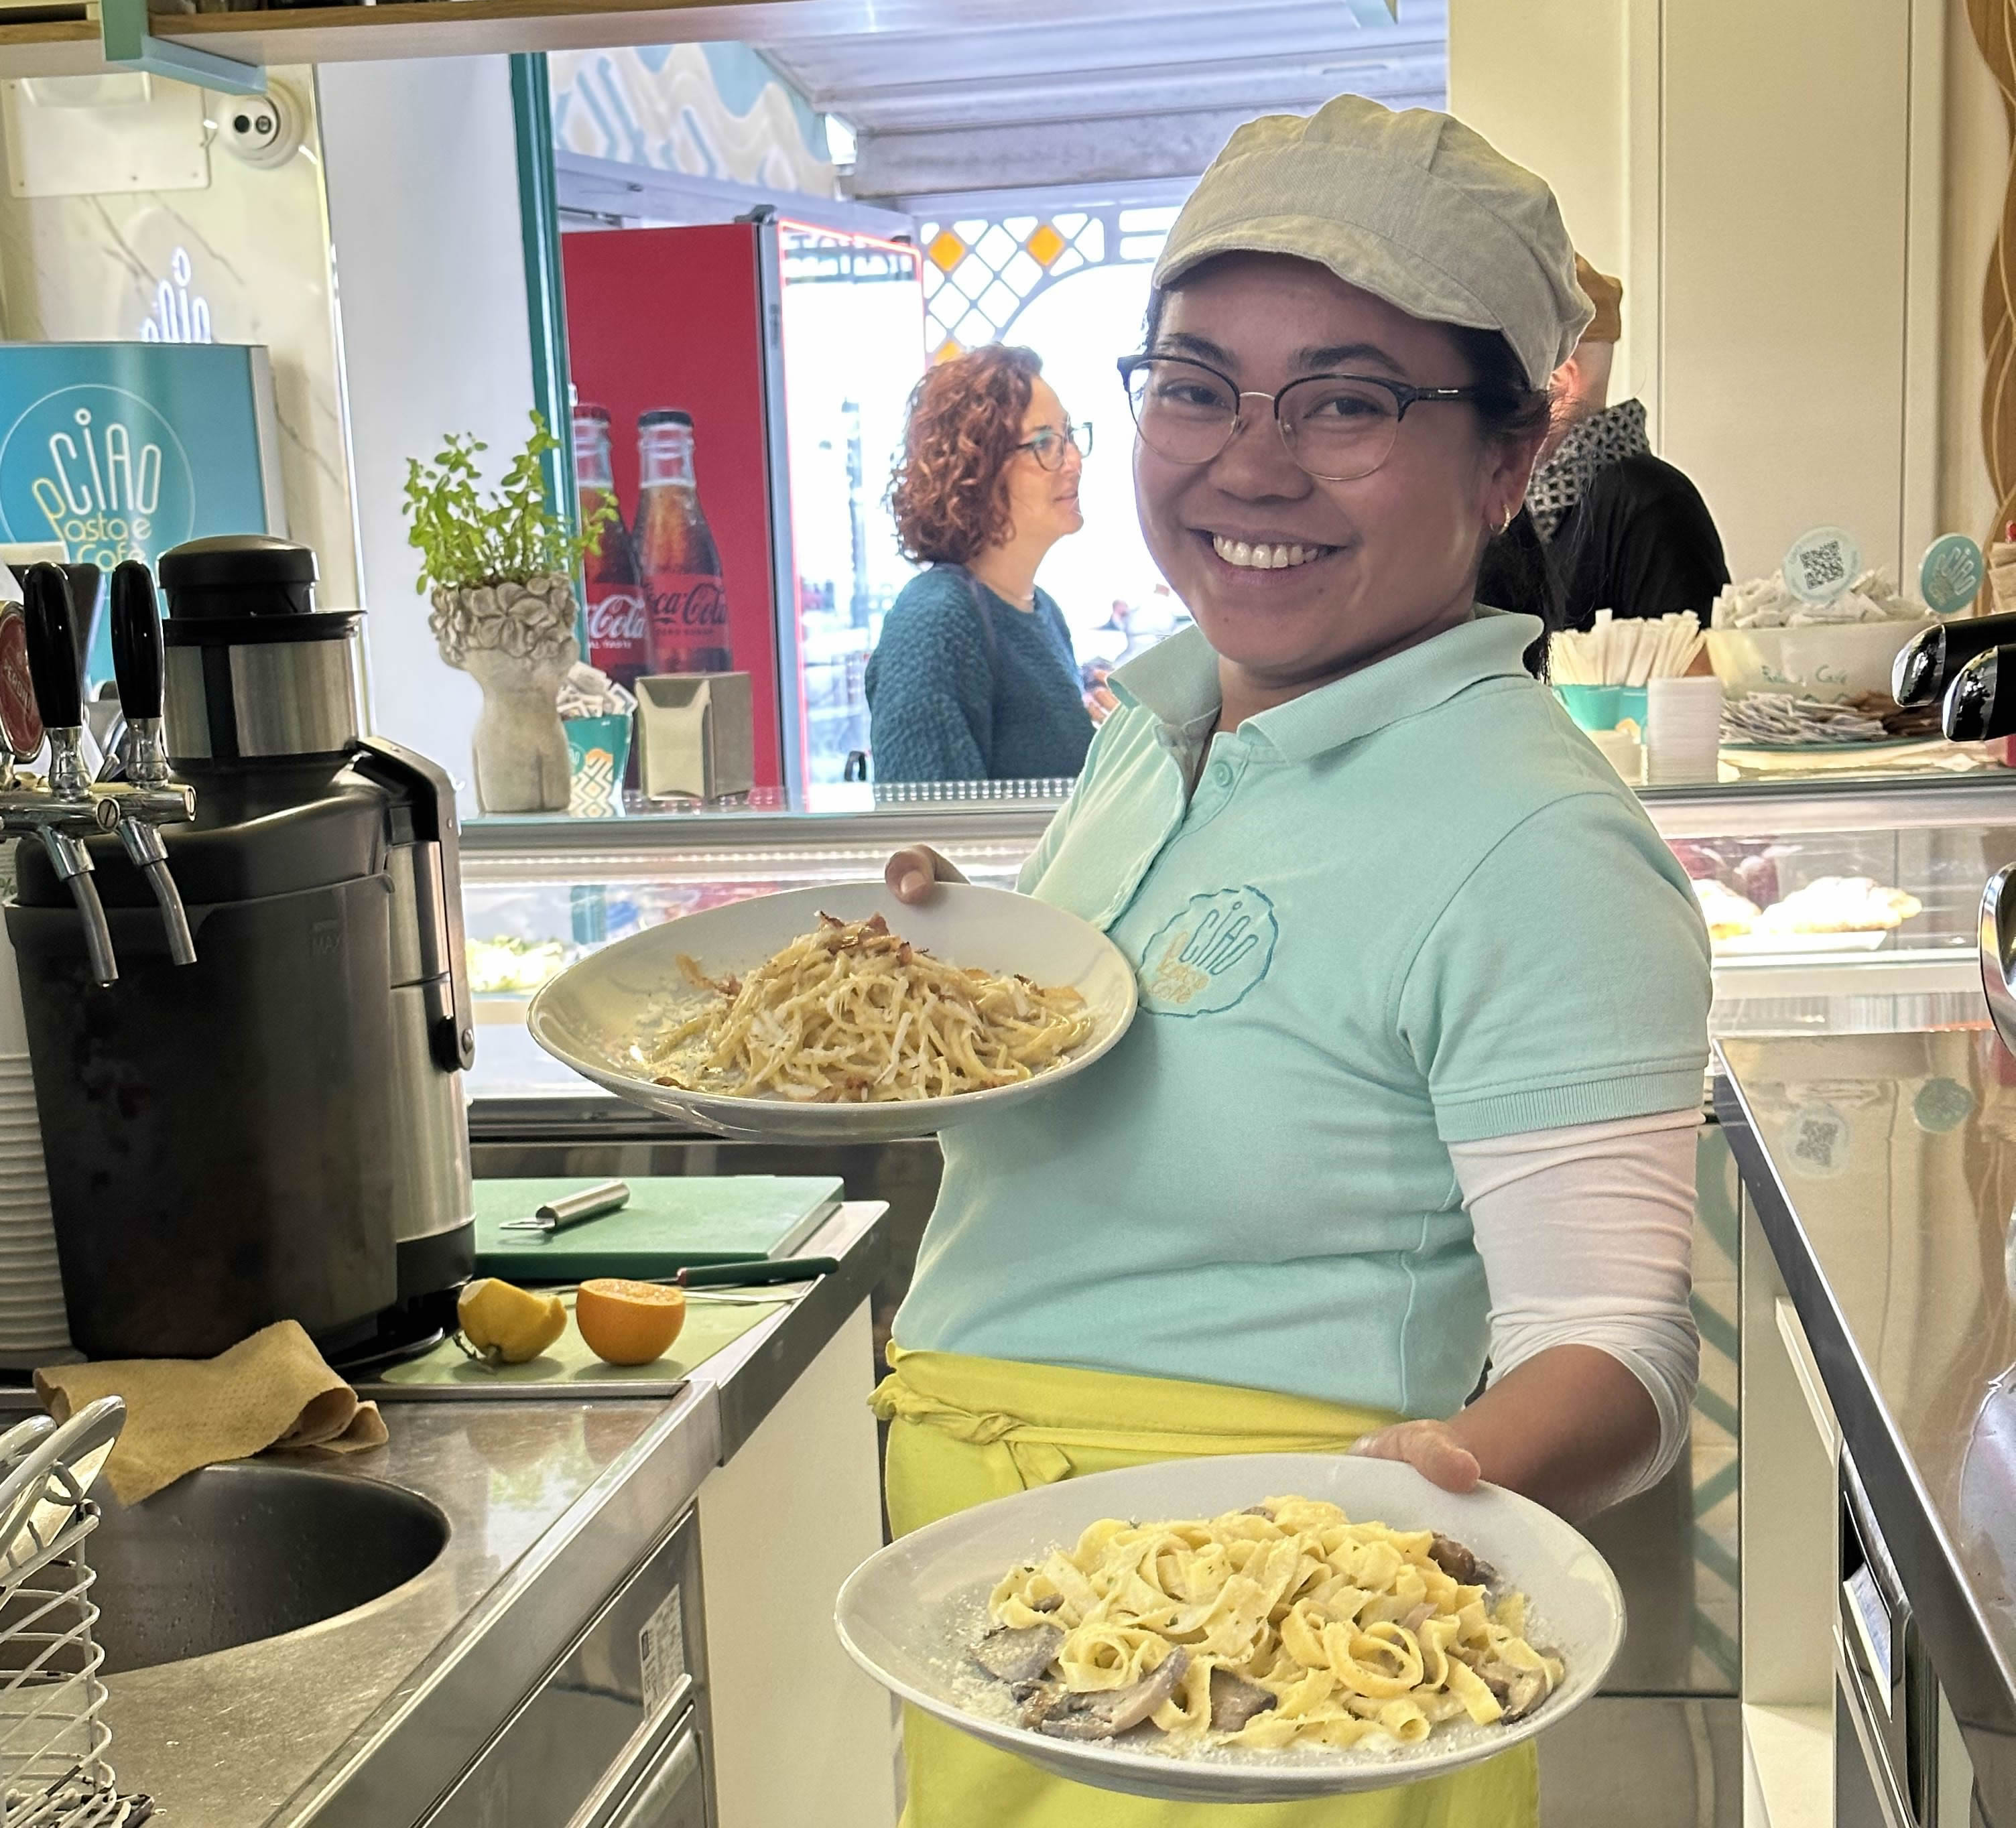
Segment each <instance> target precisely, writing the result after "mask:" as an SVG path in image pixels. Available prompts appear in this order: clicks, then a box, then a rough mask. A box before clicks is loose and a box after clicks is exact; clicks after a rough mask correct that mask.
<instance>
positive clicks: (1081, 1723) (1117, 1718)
mask: <svg viewBox="0 0 2016 1828" xmlns="http://www.w3.org/2000/svg"><path fill="white" fill-rule="evenodd" d="M1188 1668H1190V1652H1189V1651H1187V1650H1172V1651H1171V1652H1170V1653H1169V1654H1168V1657H1166V1658H1165V1660H1164V1661H1163V1663H1162V1666H1161V1668H1159V1669H1157V1671H1155V1672H1154V1675H1147V1676H1143V1678H1142V1679H1141V1680H1140V1681H1139V1682H1135V1683H1133V1684H1132V1685H1131V1686H1129V1687H1126V1688H1124V1689H1107V1690H1105V1691H1104V1692H1103V1693H1100V1694H1093V1695H1075V1694H1067V1695H1065V1696H1063V1697H1060V1699H1059V1700H1058V1701H1057V1704H1056V1705H1055V1706H1054V1707H1051V1708H1050V1709H1049V1711H1047V1712H1046V1714H1045V1715H1043V1716H1042V1719H1041V1720H1039V1722H1037V1725H1036V1730H1037V1731H1038V1732H1039V1733H1048V1734H1049V1736H1051V1737H1052V1738H1053V1739H1117V1738H1118V1737H1119V1736H1120V1735H1121V1733H1130V1732H1132V1730H1133V1729H1135V1728H1136V1727H1137V1726H1139V1725H1140V1724H1141V1722H1143V1721H1144V1720H1146V1719H1147V1718H1148V1716H1149V1715H1150V1714H1152V1713H1154V1711H1155V1710H1156V1709H1157V1707H1161V1704H1163V1703H1164V1702H1165V1701H1166V1700H1168V1698H1169V1697H1171V1696H1172V1695H1173V1694H1174V1693H1175V1692H1176V1685H1177V1683H1179V1682H1181V1681H1182V1680H1183V1671H1185V1670H1186V1669H1188Z"/></svg>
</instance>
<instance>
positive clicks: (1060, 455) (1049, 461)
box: [1015, 419, 1092, 470]
mask: <svg viewBox="0 0 2016 1828" xmlns="http://www.w3.org/2000/svg"><path fill="white" fill-rule="evenodd" d="M1067 445H1068V446H1069V447H1070V448H1071V449H1072V450H1074V451H1075V452H1077V453H1078V455H1079V456H1081V457H1089V456H1090V455H1092V423H1091V421H1090V420H1089V419H1088V420H1085V421H1084V422H1083V423H1080V424H1078V425H1067V426H1065V427H1064V430H1062V431H1059V430H1057V427H1056V426H1053V425H1046V426H1044V427H1043V429H1042V430H1041V431H1039V432H1038V433H1037V434H1036V435H1035V437H1031V438H1025V439H1024V440H1023V441H1022V442H1021V444H1017V446H1016V447H1015V448H1016V449H1017V450H1018V451H1027V452H1028V453H1029V455H1031V456H1032V457H1034V458H1035V460H1036V461H1037V462H1039V463H1040V464H1042V466H1043V467H1044V468H1045V469H1046V470H1061V469H1063V468H1064V449H1065V447H1066V446H1067Z"/></svg>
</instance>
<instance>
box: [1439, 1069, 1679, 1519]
mask: <svg viewBox="0 0 2016 1828" xmlns="http://www.w3.org/2000/svg"><path fill="white" fill-rule="evenodd" d="M1700 1125H1701V1112H1700V1110H1699V1109H1698V1108H1694V1109H1690V1110H1674V1111H1663V1112H1661V1113H1659V1114H1658V1115H1656V1116H1653V1117H1629V1118H1625V1119H1623V1120H1622V1121H1618V1122H1615V1123H1604V1124H1578V1125H1571V1126H1570V1127H1568V1128H1564V1129H1555V1130H1535V1131H1531V1132H1528V1133H1526V1134H1525V1135H1517V1136H1505V1137H1500V1138H1498V1139H1495V1140H1493V1141H1491V1142H1458V1143H1453V1144H1451V1145H1450V1146H1449V1156H1450V1158H1451V1160H1453V1162H1454V1163H1455V1164H1456V1183H1457V1185H1458V1186H1460V1188H1461V1189H1462V1190H1463V1202H1464V1204H1466V1205H1467V1207H1469V1210H1470V1216H1471V1224H1472V1225H1474V1227H1475V1229H1476V1233H1477V1249H1478V1255H1479V1256H1481V1258H1483V1259H1484V1273H1485V1279H1486V1282H1487V1283H1488V1284H1489V1288H1490V1292H1491V1376H1492V1382H1493V1383H1496V1381H1497V1380H1499V1378H1501V1377H1503V1376H1504V1375H1505V1374H1506V1373H1507V1372H1508V1371H1510V1370H1512V1369H1514V1368H1515V1367H1516V1366H1520V1365H1523V1364H1525V1362H1527V1361H1528V1359H1529V1358H1535V1357H1536V1356H1538V1355H1539V1354H1540V1353H1542V1352H1543V1351H1546V1350H1548V1348H1550V1347H1553V1346H1560V1345H1571V1344H1572V1345H1585V1346H1594V1347H1596V1348H1597V1349H1598V1350H1599V1351H1604V1352H1607V1353H1608V1354H1609V1355H1611V1357H1612V1358H1615V1359H1616V1360H1617V1361H1618V1363H1620V1364H1622V1366H1625V1369H1628V1370H1629V1372H1630V1373H1632V1374H1633V1376H1635V1377H1636V1378H1637V1380H1639V1382H1640V1383H1641V1384H1643V1385H1644V1387H1645V1389H1646V1391H1647V1394H1649V1395H1650V1396H1651V1399H1652V1405H1653V1407H1654V1409H1656V1410H1657V1411H1658V1416H1659V1441H1658V1447H1657V1448H1656V1449H1655V1450H1654V1452H1653V1453H1652V1454H1651V1455H1650V1456H1648V1457H1647V1459H1644V1460H1643V1462H1641V1463H1640V1464H1639V1465H1638V1466H1636V1467H1633V1468H1629V1469H1627V1470H1625V1473H1624V1474H1622V1476H1621V1477H1620V1480H1619V1483H1618V1486H1617V1487H1616V1488H1615V1490H1614V1491H1613V1492H1610V1493H1608V1494H1607V1495H1606V1496H1605V1502H1607V1503H1615V1502H1617V1501H1618V1500H1619V1499H1624V1498H1628V1497H1629V1496H1631V1495H1633V1493H1635V1492H1642V1491H1644V1490H1645V1489H1646V1488H1648V1487H1650V1486H1651V1485H1653V1484H1656V1483H1657V1482H1658V1481H1659V1480H1660V1479H1661V1477H1664V1475H1665V1472H1666V1470H1667V1469H1668V1468H1669V1467H1670V1466H1672V1463H1673V1462H1674V1461H1675V1460H1676V1459H1677V1458H1678V1457H1679V1452H1680V1448H1681V1447H1682V1445H1683V1443H1684V1442H1685V1441H1686V1439H1687V1412H1688V1409H1689V1408H1690V1405H1692V1403H1693V1402H1694V1384H1695V1382H1696V1380H1697V1378H1698V1377H1699V1376H1700V1371H1701V1337H1700V1334H1699V1333H1698V1332H1697V1330H1696V1329H1695V1326H1694V1314H1693V1311H1692V1309H1691V1308H1690V1306H1689V1304H1688V1296H1689V1294H1690V1292H1691V1290H1692V1287H1693V1280H1694V1276H1693V1258H1694V1135H1695V1132H1696V1131H1697V1129H1698V1128H1700Z"/></svg>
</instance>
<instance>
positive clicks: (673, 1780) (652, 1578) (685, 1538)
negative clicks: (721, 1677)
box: [422, 1510, 714, 1828]
mask: <svg viewBox="0 0 2016 1828" xmlns="http://www.w3.org/2000/svg"><path fill="white" fill-rule="evenodd" d="M705 1644H706V1634H705V1632H704V1630H703V1629H702V1621H701V1615H700V1531H699V1528H698V1524H697V1520H696V1519H695V1517H694V1515H693V1512H692V1511H691V1510H688V1511H687V1513H686V1515H685V1516H684V1517H682V1519H681V1520H680V1521H679V1523H678V1524H675V1526H674V1528H673V1529H672V1531H671V1535H668V1537H667V1538H665V1540H664V1542H662V1543H661V1544H660V1545H659V1546H658V1547H657V1549H655V1550H653V1553H651V1554H650V1556H647V1557H646V1559H645V1560H644V1563H643V1565H642V1566H641V1567H639V1568H638V1570H637V1571H636V1572H635V1574H632V1575H631V1576H630V1578H628V1580H627V1581H625V1582H624V1584H623V1585H622V1586H621V1588H620V1589H618V1590H617V1593H616V1594H615V1596H614V1597H613V1598H612V1599H610V1601H609V1603H608V1604H607V1605H606V1606H605V1607H603V1609H602V1610H601V1611H600V1612H599V1613H598V1614H596V1617H594V1618H593V1619H592V1620H591V1621H589V1624H588V1625H586V1626H585V1628H583V1630H582V1631H581V1635H580V1636H579V1637H578V1638H577V1639H575V1640H574V1643H573V1644H572V1645H571V1646H569V1648H568V1650H567V1654H566V1655H565V1656H563V1657H561V1659H560V1661H559V1662H558V1663H557V1664H556V1665H555V1666H554V1668H553V1670H552V1671H550V1672H549V1674H548V1675H547V1676H546V1678H545V1680H544V1681H543V1682H541V1684H540V1685H539V1686H538V1688H537V1689H535V1690H534V1692H533V1693H532V1694H531V1697H530V1698H529V1699H528V1700H526V1701H525V1703H524V1705H523V1706H521V1707H520V1708H519V1710H518V1711H517V1713H516V1714H514V1715H513V1716H512V1717H511V1719H510V1722H509V1724H508V1725H506V1727H505V1729H504V1730H503V1731H502V1733H499V1735H498V1736H497V1737H496V1738H495V1739H494V1740H491V1743H490V1744H489V1746H488V1748H487V1749H486V1750H485V1751H484V1754H483V1756H482V1757H481V1758H479V1759H477V1761H476V1763H475V1765H473V1766H472V1767H471V1769H470V1771H469V1772H468V1773H467V1775H466V1776H464V1777H463V1779H462V1780H461V1781H460V1782H459V1783H457V1784H456V1785H455V1787H454V1788H453V1789H452V1790H450V1791H449V1792H448V1795H447V1796H446V1797H445V1798H444V1799H443V1800H442V1801H441V1804H440V1805H439V1806H438V1807H437V1808H435V1809H434V1812H432V1813H431V1814H430V1815H427V1817H426V1818H425V1819H424V1821H423V1824H422V1828H557V1825H558V1824H559V1823H567V1824H569V1828H713V1825H714V1812H713V1808H712V1806H711V1801H710V1789H711V1786H710V1783H709V1781H708V1776H707V1668H706V1661H705V1648H704V1647H705Z"/></svg>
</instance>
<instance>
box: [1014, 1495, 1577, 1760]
mask: <svg viewBox="0 0 2016 1828" xmlns="http://www.w3.org/2000/svg"><path fill="white" fill-rule="evenodd" d="M1463 1576H1471V1577H1477V1578H1460V1577H1463ZM1490 1579H1491V1575H1490V1571H1489V1570H1488V1569H1486V1568H1484V1567H1482V1566H1481V1564H1478V1563H1477V1562H1476V1560H1474V1557H1472V1556H1471V1555H1470V1554H1469V1553H1468V1552H1467V1550H1465V1549H1463V1548H1462V1547H1461V1546H1460V1544H1456V1543H1453V1542H1449V1541H1448V1539H1447V1538H1443V1537H1441V1536H1438V1535H1435V1533H1434V1532H1433V1531H1428V1530H1395V1529H1390V1528H1388V1527H1387V1526H1386V1525H1385V1524H1377V1523H1363V1524H1354V1523H1352V1521H1351V1520H1349V1519H1348V1517H1346V1516H1345V1513H1344V1512H1343V1511H1341V1510H1339V1509H1338V1508H1337V1506H1335V1505H1334V1504H1327V1503H1324V1502H1319V1501H1318V1500H1315V1499H1299V1498H1278V1499H1269V1501H1268V1502H1266V1503H1265V1504H1264V1505H1260V1506H1255V1508H1254V1509H1253V1510H1247V1511H1237V1512H1233V1513H1228V1514H1227V1515H1226V1516H1224V1517H1213V1518H1211V1519H1209V1520H1205V1521H1201V1522H1181V1523H1165V1524H1131V1523H1125V1522H1121V1521H1118V1520H1106V1521H1104V1522H1101V1523H1096V1524H1093V1525H1092V1527H1091V1528H1089V1529H1088V1530H1087V1531H1085V1534H1084V1535H1083V1536H1082V1537H1081V1538H1079V1540H1078V1546H1077V1547H1076V1548H1075V1549H1072V1550H1071V1551H1070V1552H1068V1553H1067V1552H1065V1551H1064V1550H1062V1549H1060V1550H1057V1551H1056V1552H1054V1553H1052V1554H1050V1555H1049V1556H1045V1557H1044V1558H1043V1559H1042V1560H1038V1561H1031V1562H1027V1563H1024V1564H1022V1565H1021V1566H1020V1567H1017V1568H1014V1569H1013V1570H1012V1571H1010V1573H1009V1574H1008V1575H1007V1577H1006V1578H1005V1579H1003V1581H1002V1582H1001V1583H1000V1584H999V1585H998V1586H997V1587H996V1588H995V1589H994V1592H993V1594H992V1597H991V1598H990V1599H989V1601H988V1616H989V1617H990V1618H991V1619H992V1621H993V1624H994V1625H995V1629H994V1630H993V1631H992V1632H990V1633H989V1634H988V1636H987V1637H986V1638H984V1639H982V1640H981V1643H980V1645H979V1646H977V1647H976V1650H975V1656H976V1658H977V1661H979V1662H980V1663H981V1665H982V1667H984V1668H987V1669H988V1671H990V1673H992V1674H995V1675H998V1676H1000V1677H1001V1678H1002V1679H1005V1680H1010V1681H1011V1682H1016V1686H1017V1689H1018V1692H1019V1693H1021V1694H1022V1696H1023V1697H1024V1716H1023V1718H1024V1724H1025V1725H1033V1726H1035V1728H1037V1729H1038V1730H1039V1731H1041V1732H1044V1733H1054V1734H1057V1735H1058V1736H1062V1737H1067V1738H1095V1737H1107V1736H1112V1734H1113V1733H1118V1732H1119V1731H1124V1730H1126V1729H1128V1728H1129V1727H1131V1726H1132V1725H1135V1724H1137V1723H1138V1722H1143V1721H1152V1722H1153V1723H1154V1725H1156V1726H1157V1727H1160V1728H1161V1729H1162V1730H1163V1731H1164V1732H1165V1733H1168V1734H1171V1735H1173V1736H1177V1737H1179V1738H1186V1739H1191V1740H1197V1739H1201V1738H1203V1737H1204V1736H1209V1737H1210V1738H1211V1740H1215V1741H1216V1742H1218V1743H1226V1744H1231V1745H1237V1746H1244V1747H1253V1748H1256V1749H1262V1750H1265V1749H1278V1748H1280V1747H1289V1746H1310V1745H1323V1746H1351V1745H1355V1744H1356V1743H1359V1742H1360V1741H1361V1740H1368V1739H1372V1738H1373V1737H1375V1736H1383V1737H1384V1739H1385V1740H1388V1741H1394V1740H1397V1741H1399V1743H1402V1744H1414V1743H1419V1742H1420V1740H1424V1739H1426V1738H1427V1736H1428V1735H1429V1734H1430V1733H1431V1732H1432V1731H1433V1730H1434V1729H1435V1727H1437V1726H1438V1725H1441V1724H1442V1722H1445V1721H1461V1720H1468V1721H1471V1722H1474V1723H1476V1724H1477V1725H1491V1724H1492V1723H1493V1722H1498V1721H1501V1720H1516V1719H1517V1718H1521V1716H1522V1715H1525V1714H1528V1713H1530V1712H1531V1711H1532V1710H1533V1709H1534V1708H1535V1707H1537V1706H1539V1704H1540V1703H1541V1702H1542V1701H1543V1700H1545V1699H1546V1697H1547V1696H1548V1695H1549V1694H1550V1693H1552V1692H1553V1689H1554V1688H1555V1687H1556V1686H1557V1684H1558V1683H1559V1682H1560V1681H1561V1675H1562V1668H1561V1663H1560V1661H1558V1660H1557V1659H1556V1658H1554V1657H1549V1656H1546V1655H1545V1654H1543V1653H1542V1652H1540V1651H1539V1650H1535V1649H1534V1647H1533V1646H1532V1645H1531V1644H1530V1643H1528V1641H1527V1639H1526V1636H1525V1632H1526V1620H1525V1599H1524V1598H1523V1597H1522V1596H1521V1595H1519V1594H1517V1593H1516V1592H1510V1591H1509V1590H1504V1591H1500V1592H1499V1593H1498V1594H1497V1596H1496V1599H1493V1598H1492V1593H1491V1589H1490V1587H1489V1581H1490ZM1017 1679H1019V1680H1017ZM1101 1723H1103V1725H1104V1727H1105V1728H1106V1729H1107V1730H1101V1729H1100V1726H1101Z"/></svg>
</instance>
